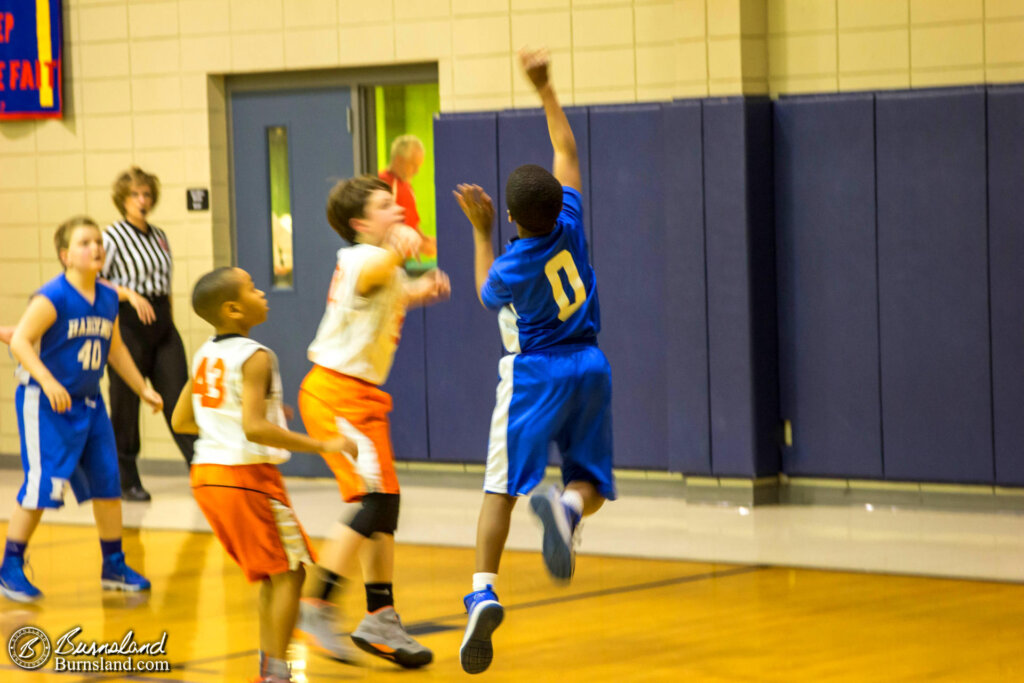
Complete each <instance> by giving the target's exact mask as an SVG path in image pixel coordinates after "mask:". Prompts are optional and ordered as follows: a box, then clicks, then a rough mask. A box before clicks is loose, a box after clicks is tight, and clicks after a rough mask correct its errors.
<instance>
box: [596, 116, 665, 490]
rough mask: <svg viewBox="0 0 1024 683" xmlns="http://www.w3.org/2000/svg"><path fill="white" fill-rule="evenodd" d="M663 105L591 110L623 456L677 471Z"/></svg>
mask: <svg viewBox="0 0 1024 683" xmlns="http://www.w3.org/2000/svg"><path fill="white" fill-rule="evenodd" d="M661 122H662V110H661V107H660V106H659V105H627V106H618V107H594V108H592V109H591V110H590V158H591V166H592V167H591V176H590V195H591V199H590V203H591V206H592V207H593V210H592V212H591V215H590V216H589V218H588V219H587V220H588V222H589V223H590V225H591V226H592V228H593V235H594V237H593V240H592V242H591V244H592V245H593V246H594V249H593V250H592V251H593V254H592V261H593V264H594V269H595V271H596V273H597V277H598V287H599V291H600V296H601V322H602V326H601V338H600V343H601V348H602V349H604V352H605V354H606V355H607V356H608V362H609V363H610V364H611V366H612V382H613V393H612V414H613V415H614V425H615V426H614V437H615V462H616V464H617V465H618V466H620V467H643V468H652V469H653V468H656V469H662V470H667V469H668V465H669V463H668V413H667V411H666V396H667V391H666V390H667V381H666V380H667V376H666V371H667V367H668V362H669V358H670V357H671V354H669V353H668V348H667V347H668V345H669V341H668V339H667V335H666V329H665V314H666V307H667V303H668V301H667V299H668V297H666V294H667V289H666V281H665V274H666V269H667V268H668V267H669V266H670V264H669V263H668V261H667V258H666V252H665V245H666V243H667V242H668V234H669V232H670V231H671V229H672V226H671V225H670V223H669V222H668V220H667V218H668V217H667V216H666V212H665V203H664V201H663V199H664V197H665V196H666V191H667V190H668V188H667V186H666V178H665V175H664V170H663V169H664V162H663V159H664V156H665V155H664V154H663V151H662V150H663V149H664V147H665V144H664V143H665V141H664V140H663V139H662V137H661V132H662V126H661Z"/></svg>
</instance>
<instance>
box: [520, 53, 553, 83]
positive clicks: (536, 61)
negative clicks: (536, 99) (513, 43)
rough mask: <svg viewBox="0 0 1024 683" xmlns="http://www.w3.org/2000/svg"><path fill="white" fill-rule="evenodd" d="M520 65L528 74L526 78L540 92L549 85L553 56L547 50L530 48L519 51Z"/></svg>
mask: <svg viewBox="0 0 1024 683" xmlns="http://www.w3.org/2000/svg"><path fill="white" fill-rule="evenodd" d="M519 63H520V64H521V65H522V67H523V71H525V72H526V77H527V78H529V79H530V82H531V83H533V87H534V88H536V89H537V90H540V89H541V88H543V87H544V86H545V85H547V84H548V78H549V74H548V70H549V68H550V66H551V55H550V53H549V52H548V50H547V48H545V47H542V48H538V49H536V50H534V49H532V48H528V47H523V48H520V49H519Z"/></svg>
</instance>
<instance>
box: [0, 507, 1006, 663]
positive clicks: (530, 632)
mask: <svg viewBox="0 0 1024 683" xmlns="http://www.w3.org/2000/svg"><path fill="white" fill-rule="evenodd" d="M3 528H4V530H5V529H6V525H3ZM125 548H126V551H127V554H128V558H129V562H130V563H131V564H132V565H133V566H135V567H136V568H137V569H139V570H140V571H142V572H143V573H144V574H145V575H146V576H147V577H149V578H150V580H151V581H152V582H153V590H152V592H151V594H150V595H149V596H144V597H142V598H141V599H140V597H139V596H127V595H125V594H119V593H103V592H102V591H101V590H100V587H99V564H100V553H99V545H98V543H97V542H96V532H95V529H94V528H91V527H89V526H81V525H68V524H60V523H46V522H45V521H44V523H43V524H42V525H41V526H40V528H39V530H38V531H37V532H36V535H35V537H34V539H33V542H32V545H31V546H30V560H31V565H32V567H33V569H34V572H35V575H34V576H35V582H36V583H37V585H38V586H39V587H40V588H41V589H42V590H43V591H44V593H45V599H44V600H43V601H41V602H40V603H38V604H37V605H32V606H25V605H19V604H16V603H12V602H9V601H6V600H2V599H0V626H2V632H3V635H4V640H3V643H4V645H5V646H6V642H7V638H8V637H9V634H10V633H11V632H12V631H13V630H14V629H16V628H17V627H19V626H21V625H23V624H33V625H36V626H39V627H41V628H43V630H45V631H46V632H47V633H48V634H49V635H50V637H51V639H56V638H57V637H58V636H59V635H60V634H62V633H64V632H66V631H67V630H69V629H70V628H72V627H73V626H81V627H82V635H81V636H80V637H79V640H84V641H92V640H96V641H101V642H107V641H113V640H117V641H119V640H121V638H122V637H123V636H124V634H125V632H126V631H127V630H128V629H132V630H134V632H135V634H136V640H137V641H138V642H145V641H151V640H156V639H158V638H159V637H160V636H161V635H162V633H163V632H164V631H166V632H167V634H168V637H167V649H168V655H169V657H168V659H169V660H170V662H171V663H172V666H173V668H172V670H171V671H170V672H169V673H145V674H141V673H140V674H132V675H126V674H120V675H117V674H115V675H110V674H106V675H100V674H91V675H90V674H83V673H64V674H57V673H55V672H54V671H53V668H52V667H53V664H52V663H51V664H48V665H47V667H46V668H44V669H43V670H41V671H37V672H31V673H29V672H24V671H22V670H20V669H18V668H16V667H15V666H14V665H13V664H11V663H10V659H9V658H8V657H7V656H3V657H2V660H0V680H4V681H18V682H20V681H28V682H35V681H44V680H56V681H68V682H73V681H96V680H111V681H157V680H162V681H188V682H195V683H207V682H210V683H212V682H214V681H232V682H234V681H247V680H250V679H251V678H252V676H253V674H254V672H255V670H256V666H257V655H256V648H257V630H256V626H255V599H256V591H257V589H256V587H255V586H252V585H250V584H247V583H246V582H245V580H244V579H243V577H242V575H241V573H240V571H239V570H238V569H237V567H236V566H235V565H234V564H233V563H232V562H231V560H230V559H229V558H228V557H227V556H226V555H225V553H224V552H223V550H222V549H221V547H220V545H219V544H218V543H217V541H216V539H214V537H213V536H212V535H210V534H209V533H204V532H195V531H172V530H154V529H129V530H127V531H126V536H125ZM472 552H473V551H472V550H471V549H467V548H452V547H440V546H425V545H406V544H401V545H399V547H398V553H397V562H396V564H397V570H396V597H397V603H398V609H399V611H400V613H401V615H402V618H403V621H404V623H405V624H406V626H407V627H408V629H409V630H410V632H412V633H414V634H416V637H417V638H418V639H419V640H420V641H421V642H423V643H424V644H425V645H426V646H428V647H430V648H432V649H433V651H434V656H435V659H434V663H433V664H432V665H430V666H429V667H427V668H426V669H423V670H421V671H418V672H407V671H403V670H401V669H399V668H397V667H395V666H393V665H391V664H389V663H388V662H384V661H381V660H376V659H372V658H369V657H368V656H367V657H366V658H365V659H363V661H362V665H361V666H346V665H342V664H337V663H334V662H332V661H329V660H325V659H322V658H320V657H319V656H316V655H308V656H307V654H308V653H306V652H305V651H304V648H303V647H302V646H298V647H296V648H295V658H296V659H297V663H296V671H297V673H298V674H299V675H298V676H297V677H296V678H297V680H298V681H306V680H308V681H346V680H407V681H408V680H429V681H450V680H458V679H462V680H468V678H469V677H468V676H467V675H466V674H464V673H463V672H462V670H461V667H460V665H459V659H458V648H459V644H460V642H461V638H462V628H463V626H464V623H465V616H464V615H463V614H462V613H461V612H462V603H461V597H462V595H463V594H464V593H465V592H466V590H467V584H468V582H469V576H468V571H469V570H470V568H471V567H472ZM499 595H500V596H501V598H502V601H503V603H504V605H505V607H506V617H505V623H504V624H503V625H502V626H501V628H500V629H498V631H497V632H496V634H495V659H494V663H493V664H492V665H491V668H490V669H489V670H488V671H487V672H486V673H485V674H483V675H481V676H480V677H479V678H480V679H481V680H491V681H547V680H553V681H554V680H557V681H576V680H580V681H584V680H587V681H684V680H685V681H864V680H872V681H921V680H929V681H1011V680H1024V647H1022V646H1021V643H1024V585H1021V584H1017V583H1002V582H994V581H978V580H952V579H939V578H918V577H911V576H895V575H881V574H867V573H848V572H838V571H823V570H812V569H791V568H785V567H770V566H760V565H740V564H709V563H699V562H685V561H665V560H649V559H636V558H624V557H609V556H595V555H587V556H580V558H579V560H578V563H577V575H576V578H575V580H574V581H573V583H572V585H571V586H568V587H560V586H556V585H553V584H552V583H551V582H550V581H549V579H548V577H547V576H546V574H545V572H544V570H543V567H542V564H541V559H540V556H539V554H538V553H536V552H521V551H519V552H517V551H510V552H509V553H508V554H507V555H506V557H505V560H504V562H503V566H502V573H501V577H500V590H499ZM343 602H344V607H345V610H346V613H347V615H348V622H349V623H348V625H349V627H354V625H355V623H356V622H357V620H358V618H359V617H360V615H361V612H362V609H363V606H364V605H363V595H362V591H350V592H349V593H348V594H347V595H346V596H345V597H344V600H343ZM5 649H6V647H5Z"/></svg>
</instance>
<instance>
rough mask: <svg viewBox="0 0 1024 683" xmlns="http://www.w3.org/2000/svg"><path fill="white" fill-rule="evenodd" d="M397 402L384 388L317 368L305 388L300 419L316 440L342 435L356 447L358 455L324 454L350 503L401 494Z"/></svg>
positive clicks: (312, 371)
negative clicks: (394, 435)
mask: <svg viewBox="0 0 1024 683" xmlns="http://www.w3.org/2000/svg"><path fill="white" fill-rule="evenodd" d="M390 412H391V396H390V395H389V394H388V393H387V392H386V391H383V390H382V389H381V388H380V387H378V386H377V385H375V384H370V383H369V382H364V381H363V380H361V379H356V378H355V377H349V376H348V375H343V374H341V373H339V372H335V371H334V370H330V369H328V368H325V367H322V366H320V365H314V366H313V369H312V370H310V371H309V374H308V375H306V378H305V379H304V380H302V386H301V387H300V388H299V413H300V414H301V415H302V423H303V424H304V425H305V426H306V433H308V434H309V435H310V436H311V437H313V438H314V439H319V440H324V439H329V438H331V437H333V436H337V435H338V434H342V435H344V436H346V437H348V438H349V439H351V440H353V441H355V442H356V446H357V447H358V450H359V452H358V455H357V457H356V458H352V457H350V456H348V455H345V454H344V453H321V454H320V455H322V456H323V458H324V460H325V461H326V462H327V466H328V467H330V468H331V471H332V472H333V473H334V478H335V479H337V480H338V488H339V489H340V490H341V497H342V499H344V500H345V501H346V502H349V503H351V502H354V501H357V500H360V499H361V498H362V497H363V496H365V495H366V494H367V493H398V492H399V489H398V475H397V474H396V473H395V455H394V449H393V448H392V446H391V424H390V422H389V420H388V413H390Z"/></svg>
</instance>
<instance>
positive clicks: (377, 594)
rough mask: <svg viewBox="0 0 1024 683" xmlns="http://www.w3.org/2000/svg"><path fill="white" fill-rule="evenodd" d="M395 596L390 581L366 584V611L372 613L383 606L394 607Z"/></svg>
mask: <svg viewBox="0 0 1024 683" xmlns="http://www.w3.org/2000/svg"><path fill="white" fill-rule="evenodd" d="M394 606H395V596H394V593H392V592H391V584H390V583H368V584H366V611H367V612H370V613H373V612H376V611H377V610H379V609H381V608H383V607H394Z"/></svg>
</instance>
